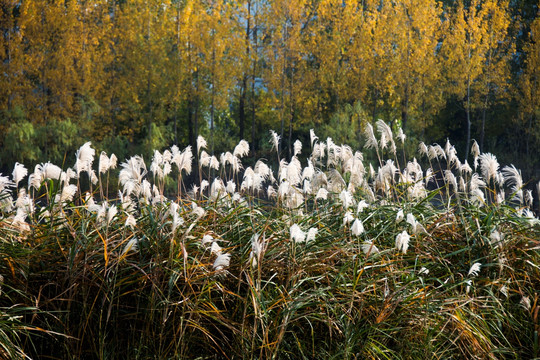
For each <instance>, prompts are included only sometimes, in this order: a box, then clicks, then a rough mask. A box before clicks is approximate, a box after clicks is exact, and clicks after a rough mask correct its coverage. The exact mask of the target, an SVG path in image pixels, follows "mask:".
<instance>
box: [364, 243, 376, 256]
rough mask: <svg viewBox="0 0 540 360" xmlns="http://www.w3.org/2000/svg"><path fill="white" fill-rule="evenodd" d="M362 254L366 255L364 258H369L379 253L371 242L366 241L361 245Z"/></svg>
mask: <svg viewBox="0 0 540 360" xmlns="http://www.w3.org/2000/svg"><path fill="white" fill-rule="evenodd" d="M362 252H363V253H364V254H366V256H370V255H371V254H377V253H379V248H377V247H376V246H375V245H373V242H371V240H368V241H366V242H364V243H363V244H362Z"/></svg>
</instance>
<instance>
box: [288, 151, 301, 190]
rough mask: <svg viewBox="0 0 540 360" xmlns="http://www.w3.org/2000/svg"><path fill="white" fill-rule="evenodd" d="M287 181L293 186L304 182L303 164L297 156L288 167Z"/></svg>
mask: <svg viewBox="0 0 540 360" xmlns="http://www.w3.org/2000/svg"><path fill="white" fill-rule="evenodd" d="M286 174H287V180H288V181H289V183H290V184H291V185H292V186H297V185H299V184H300V183H301V182H302V164H301V163H300V160H298V158H297V157H296V156H293V157H292V159H291V161H290V162H289V164H288V165H287V172H286Z"/></svg>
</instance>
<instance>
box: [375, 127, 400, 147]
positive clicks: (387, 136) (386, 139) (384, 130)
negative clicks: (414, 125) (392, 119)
mask: <svg viewBox="0 0 540 360" xmlns="http://www.w3.org/2000/svg"><path fill="white" fill-rule="evenodd" d="M375 124H376V125H377V131H378V132H379V134H381V140H380V146H381V149H383V150H384V149H385V148H386V146H387V145H388V143H390V152H392V153H393V154H395V153H396V143H395V142H394V138H393V136H392V129H390V126H388V125H387V124H386V123H385V122H384V121H383V120H381V119H379V120H377V122H376V123H375Z"/></svg>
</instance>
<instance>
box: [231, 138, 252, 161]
mask: <svg viewBox="0 0 540 360" xmlns="http://www.w3.org/2000/svg"><path fill="white" fill-rule="evenodd" d="M248 153H249V144H248V142H247V141H246V140H240V142H239V143H238V145H236V147H235V148H234V151H233V155H234V156H236V157H237V158H243V157H244V156H246V155H247V154H248Z"/></svg>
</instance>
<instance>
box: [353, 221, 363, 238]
mask: <svg viewBox="0 0 540 360" xmlns="http://www.w3.org/2000/svg"><path fill="white" fill-rule="evenodd" d="M351 232H352V234H353V235H354V236H360V235H362V234H363V233H364V224H362V220H360V219H358V218H357V219H355V220H354V222H353V224H352V226H351Z"/></svg>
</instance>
